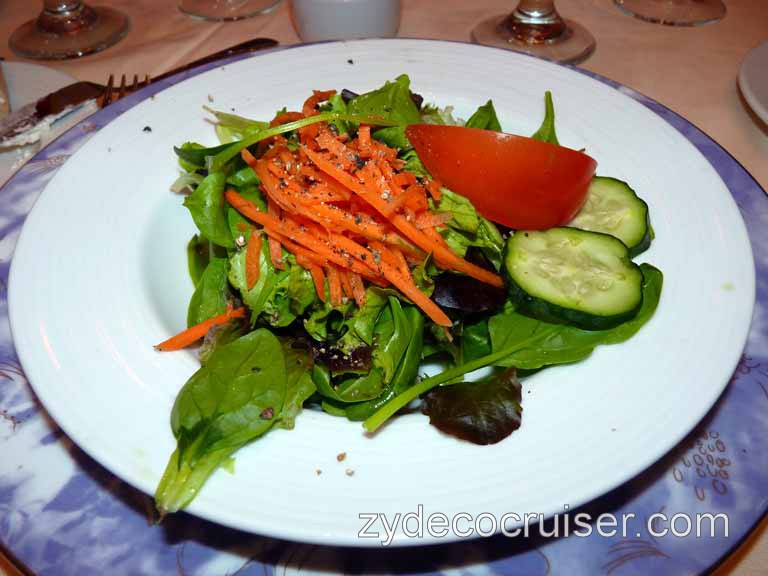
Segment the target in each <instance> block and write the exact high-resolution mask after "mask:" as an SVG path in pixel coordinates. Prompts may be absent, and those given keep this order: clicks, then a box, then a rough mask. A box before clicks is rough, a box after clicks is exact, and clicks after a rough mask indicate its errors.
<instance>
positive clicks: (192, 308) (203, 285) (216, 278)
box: [187, 258, 230, 326]
mask: <svg viewBox="0 0 768 576" xmlns="http://www.w3.org/2000/svg"><path fill="white" fill-rule="evenodd" d="M227 267H228V266H227V260H226V258H211V260H210V261H209V262H208V266H206V268H205V272H203V274H202V276H201V277H200V282H199V283H198V284H197V287H196V288H195V291H194V293H193V294H192V298H190V300H189V307H188V309H187V326H194V325H195V324H200V322H203V321H205V320H208V319H209V318H213V317H214V316H218V315H219V314H223V313H224V311H225V310H226V308H227V302H228V301H229V296H230V294H229V284H228V283H227Z"/></svg>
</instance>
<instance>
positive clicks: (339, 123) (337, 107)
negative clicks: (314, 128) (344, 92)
mask: <svg viewBox="0 0 768 576" xmlns="http://www.w3.org/2000/svg"><path fill="white" fill-rule="evenodd" d="M327 109H328V111H330V112H338V113H339V114H344V115H346V114H347V113H348V112H349V111H348V110H347V103H346V102H344V98H342V97H341V94H334V95H333V96H331V97H330V98H329V99H328V105H327ZM331 124H333V125H334V126H336V129H337V130H338V131H339V134H348V133H349V124H348V123H347V122H345V121H344V120H340V119H339V120H332V121H331Z"/></svg>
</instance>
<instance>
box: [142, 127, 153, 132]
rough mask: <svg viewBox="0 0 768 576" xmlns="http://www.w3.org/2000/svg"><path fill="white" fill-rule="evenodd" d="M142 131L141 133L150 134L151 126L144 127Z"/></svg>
mask: <svg viewBox="0 0 768 576" xmlns="http://www.w3.org/2000/svg"><path fill="white" fill-rule="evenodd" d="M142 131H143V132H152V126H144V128H142Z"/></svg>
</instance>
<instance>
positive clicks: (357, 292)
mask: <svg viewBox="0 0 768 576" xmlns="http://www.w3.org/2000/svg"><path fill="white" fill-rule="evenodd" d="M349 284H350V286H352V296H354V298H355V302H356V303H357V305H358V306H359V307H360V308H362V307H363V306H365V286H364V285H363V279H362V278H361V277H360V275H359V274H356V273H355V272H350V273H349Z"/></svg>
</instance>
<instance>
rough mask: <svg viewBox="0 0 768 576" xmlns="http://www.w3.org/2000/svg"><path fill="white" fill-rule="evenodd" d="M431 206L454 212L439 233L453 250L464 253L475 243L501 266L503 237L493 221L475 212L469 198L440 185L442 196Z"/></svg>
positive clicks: (438, 210) (461, 254) (459, 253)
mask: <svg viewBox="0 0 768 576" xmlns="http://www.w3.org/2000/svg"><path fill="white" fill-rule="evenodd" d="M433 208H434V209H435V210H436V211H437V212H449V213H450V214H452V215H453V218H452V219H451V220H449V221H448V222H447V223H446V228H445V230H444V231H443V232H442V235H443V237H444V238H445V241H446V242H447V244H448V246H450V247H451V249H452V250H453V251H454V252H456V253H457V254H458V255H459V256H462V257H463V256H464V255H465V254H466V253H467V249H468V248H469V247H470V246H475V247H477V248H480V249H481V250H482V251H483V254H485V256H486V258H488V260H489V261H490V262H491V263H492V264H493V265H494V266H495V267H496V268H497V269H498V268H499V267H500V266H501V255H502V252H503V250H504V239H503V238H502V236H501V233H500V232H499V229H498V228H496V225H495V224H493V223H492V222H491V221H489V220H487V219H485V218H483V217H482V216H480V214H478V213H477V210H475V207H474V205H473V204H472V202H470V201H469V200H468V199H467V198H465V197H464V196H461V195H460V194H456V193H455V192H452V191H451V190H449V189H447V188H443V189H442V198H441V199H440V202H439V204H437V205H436V206H435V205H434V203H433Z"/></svg>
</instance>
